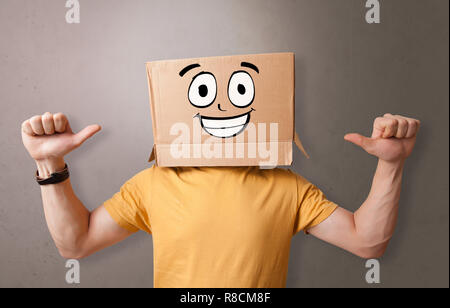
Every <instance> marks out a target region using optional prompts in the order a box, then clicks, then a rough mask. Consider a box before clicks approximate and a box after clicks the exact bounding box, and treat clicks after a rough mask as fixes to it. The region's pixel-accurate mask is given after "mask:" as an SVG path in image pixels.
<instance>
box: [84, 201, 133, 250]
mask: <svg viewBox="0 0 450 308" xmlns="http://www.w3.org/2000/svg"><path fill="white" fill-rule="evenodd" d="M133 233H134V232H132V231H129V230H127V229H125V228H123V227H121V226H120V225H119V224H118V223H117V222H116V221H114V220H113V219H112V217H111V216H110V214H109V213H108V211H107V210H106V208H105V206H104V205H102V206H100V207H98V208H97V209H95V210H94V211H93V212H92V213H91V215H90V219H89V229H88V232H87V234H86V237H85V238H84V239H83V244H82V250H83V256H84V257H86V256H89V255H91V254H93V253H95V252H97V251H99V250H102V249H104V248H106V247H109V246H112V245H114V244H116V243H118V242H120V241H122V240H124V239H126V238H127V237H129V236H130V235H131V234H133Z"/></svg>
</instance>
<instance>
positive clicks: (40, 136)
mask: <svg viewBox="0 0 450 308" xmlns="http://www.w3.org/2000/svg"><path fill="white" fill-rule="evenodd" d="M100 129H101V127H100V126H99V125H90V126H87V127H85V128H84V129H83V130H81V131H80V132H78V133H76V134H74V133H73V132H72V130H71V128H70V125H69V122H68V120H67V118H66V116H65V115H64V114H62V113H57V114H55V115H53V114H51V113H49V112H46V113H45V114H44V115H42V116H40V115H37V116H34V117H32V118H30V119H28V120H26V121H24V122H23V123H22V141H23V144H24V145H25V148H26V149H27V150H28V153H30V155H31V157H32V158H33V159H34V160H35V161H36V163H37V164H38V167H39V165H40V164H41V165H42V164H47V165H51V166H55V165H57V166H59V167H61V164H62V166H63V167H64V164H63V162H64V156H65V155H66V154H68V153H70V152H71V151H73V150H74V149H76V148H77V147H79V146H80V145H81V144H83V142H85V141H86V140H87V139H89V138H90V137H92V136H93V135H94V134H95V133H97V132H98V131H100ZM55 168H56V167H55Z"/></svg>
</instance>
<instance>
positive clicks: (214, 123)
mask: <svg viewBox="0 0 450 308" xmlns="http://www.w3.org/2000/svg"><path fill="white" fill-rule="evenodd" d="M252 111H253V110H252ZM252 111H249V112H247V113H245V114H241V115H238V116H234V117H225V118H214V117H206V116H202V115H200V114H198V115H197V117H199V118H200V123H201V125H202V128H203V129H204V130H205V131H206V132H207V133H208V134H210V135H211V136H214V137H218V138H229V137H233V136H236V135H238V134H240V133H242V132H243V131H244V130H245V128H246V127H247V124H248V123H249V122H250V113H251V112H252Z"/></svg>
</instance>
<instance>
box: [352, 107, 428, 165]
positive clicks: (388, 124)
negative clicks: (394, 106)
mask: <svg viewBox="0 0 450 308" xmlns="http://www.w3.org/2000/svg"><path fill="white" fill-rule="evenodd" d="M419 127H420V121H419V120H416V119H412V118H407V117H404V116H400V115H392V114H390V113H387V114H385V115H384V116H383V117H379V118H376V119H375V121H374V124H373V131H372V136H371V137H370V138H368V137H364V136H362V135H360V134H347V135H346V136H345V137H344V138H345V140H347V141H349V142H352V143H354V144H356V145H357V146H360V147H361V148H363V149H364V150H365V151H366V152H367V153H369V154H371V155H374V156H376V157H378V158H379V159H381V160H384V161H388V162H401V161H404V160H405V159H406V158H407V157H408V156H409V155H411V152H412V150H413V148H414V144H415V143H416V135H417V132H418V131H419Z"/></svg>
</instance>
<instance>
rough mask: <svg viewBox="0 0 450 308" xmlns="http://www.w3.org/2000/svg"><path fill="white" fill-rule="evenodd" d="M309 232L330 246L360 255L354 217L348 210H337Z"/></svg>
mask: <svg viewBox="0 0 450 308" xmlns="http://www.w3.org/2000/svg"><path fill="white" fill-rule="evenodd" d="M307 231H308V233H309V234H311V235H313V236H315V237H317V238H319V239H321V240H323V241H325V242H327V243H329V244H332V245H334V246H337V247H340V248H342V249H344V250H347V251H349V252H351V253H354V254H358V249H359V245H358V243H359V241H358V238H357V233H356V228H355V220H354V216H353V213H352V212H350V211H347V210H346V209H343V208H340V207H339V208H337V209H336V210H335V211H334V212H333V213H332V214H331V215H330V216H329V217H328V218H327V219H325V220H324V221H322V222H321V223H320V224H318V225H317V226H314V227H312V228H310V229H308V230H307Z"/></svg>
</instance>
